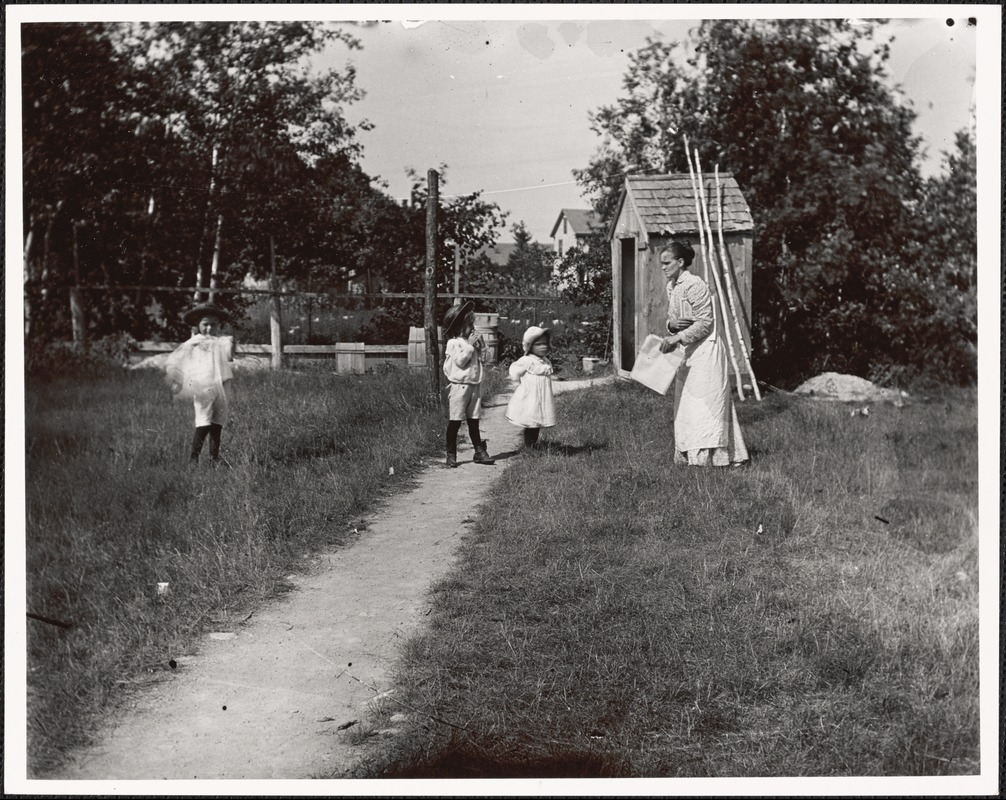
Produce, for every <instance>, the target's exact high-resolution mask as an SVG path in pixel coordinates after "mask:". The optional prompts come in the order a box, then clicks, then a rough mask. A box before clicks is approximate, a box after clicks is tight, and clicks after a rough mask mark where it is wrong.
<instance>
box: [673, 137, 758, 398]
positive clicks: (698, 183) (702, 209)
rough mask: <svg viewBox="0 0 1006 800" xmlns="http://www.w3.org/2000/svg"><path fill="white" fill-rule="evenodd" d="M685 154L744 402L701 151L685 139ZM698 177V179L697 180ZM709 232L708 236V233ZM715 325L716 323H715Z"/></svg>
mask: <svg viewBox="0 0 1006 800" xmlns="http://www.w3.org/2000/svg"><path fill="white" fill-rule="evenodd" d="M685 154H686V155H687V156H688V157H689V160H688V172H689V174H690V175H691V178H692V190H693V191H694V192H695V214H696V216H697V217H698V223H699V238H700V241H701V242H702V248H703V252H704V256H703V257H704V258H705V259H706V266H707V269H708V271H709V272H710V273H711V274H712V276H713V283H714V284H715V286H716V297H717V301H718V303H719V307H720V318H721V319H722V321H723V335H724V337H726V349H727V355H728V356H729V357H730V364H731V366H732V367H733V369H734V374H735V375H736V376H737V396H738V397H739V398H740V399H741V400H744V385H743V383H744V382H743V380H742V379H741V371H740V367H739V366H738V364H737V356H736V355H735V354H734V347H733V342H732V341H731V338H732V337H731V335H730V325H729V323H728V322H727V304H726V300H724V299H723V286H722V285H721V282H720V273H719V270H718V269H717V266H716V256H715V249H716V248H715V245H714V244H713V232H712V227H711V226H710V225H709V209H708V207H707V205H706V192H705V184H704V183H703V179H702V165H701V163H700V161H699V151H698V150H697V149H692V150H691V151H689V148H688V137H687V136H686V137H685ZM693 156H694V158H695V168H694V170H693V169H692V161H691V158H692V157H693ZM696 175H697V176H698V178H697V179H696ZM707 230H708V235H707V233H706V231H707ZM714 324H715V322H714Z"/></svg>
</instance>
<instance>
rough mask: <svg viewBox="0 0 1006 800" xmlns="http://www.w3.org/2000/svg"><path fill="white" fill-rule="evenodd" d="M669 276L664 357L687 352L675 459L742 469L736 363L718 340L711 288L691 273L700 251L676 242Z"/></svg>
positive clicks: (666, 266)
mask: <svg viewBox="0 0 1006 800" xmlns="http://www.w3.org/2000/svg"><path fill="white" fill-rule="evenodd" d="M659 257H660V268H661V269H662V270H663V272H664V277H665V278H667V331H668V333H669V335H668V336H665V337H664V339H663V341H662V342H661V345H660V350H661V352H663V353H669V352H671V351H672V350H674V349H675V348H676V347H682V348H684V353H683V355H684V363H683V364H682V365H681V366H680V367H679V368H678V372H677V375H676V376H675V379H674V449H675V454H674V461H675V463H678V464H689V465H691V466H697V467H710V466H712V467H729V466H740V465H741V464H744V463H746V462H747V460H748V451H747V447H745V445H744V436H743V434H742V433H741V427H740V423H739V422H738V420H737V411H736V409H735V408H734V404H733V399H732V398H731V396H730V365H729V364H728V360H727V353H726V350H725V349H724V346H723V343H722V342H721V341H719V339H718V337H717V336H716V325H715V322H714V317H713V302H712V296H711V295H710V293H709V287H708V286H706V283H705V281H703V280H702V279H701V278H700V277H698V276H697V275H693V274H692V273H691V272H689V271H688V268H689V267H690V266H691V264H692V261H693V260H694V258H695V251H694V250H693V249H692V247H691V245H689V244H687V243H685V242H678V241H676V242H671V243H670V244H669V245H667V246H666V247H664V248H663V249H662V250H661V251H660V256H659Z"/></svg>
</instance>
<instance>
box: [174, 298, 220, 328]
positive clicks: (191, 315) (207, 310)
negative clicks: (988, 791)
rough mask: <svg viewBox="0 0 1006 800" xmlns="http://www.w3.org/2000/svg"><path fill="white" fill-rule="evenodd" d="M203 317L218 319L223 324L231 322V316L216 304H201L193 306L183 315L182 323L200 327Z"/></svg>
mask: <svg viewBox="0 0 1006 800" xmlns="http://www.w3.org/2000/svg"><path fill="white" fill-rule="evenodd" d="M203 317H216V318H217V319H219V320H221V321H222V322H223V321H226V322H230V321H231V315H230V314H229V313H228V312H227V311H224V310H223V309H222V308H220V306H218V305H216V304H215V303H200V304H199V305H197V306H193V307H192V308H190V309H189V310H188V311H186V312H185V313H184V314H183V315H182V321H183V322H185V323H186V324H187V325H198V324H199V321H200V320H201V319H202V318H203Z"/></svg>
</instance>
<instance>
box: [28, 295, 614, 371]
mask: <svg viewBox="0 0 1006 800" xmlns="http://www.w3.org/2000/svg"><path fill="white" fill-rule="evenodd" d="M66 288H67V290H68V294H69V295H70V297H69V299H70V302H69V303H68V302H67V299H68V298H67V294H64V293H63V292H60V291H56V292H52V291H50V293H49V297H48V303H49V305H50V306H51V307H52V308H53V310H55V311H56V312H57V315H62V316H65V320H63V321H62V322H59V321H58V320H57V321H56V324H57V326H58V327H59V328H60V331H59V333H60V336H61V338H71V337H72V338H73V340H74V341H83V342H87V341H88V340H91V341H93V340H95V339H98V338H101V335H102V331H106V332H107V331H110V330H111V331H114V332H115V335H128V336H130V337H132V338H133V339H135V340H137V341H139V342H141V343H147V344H149V343H171V342H179V341H182V340H184V339H185V338H187V336H188V335H189V334H190V333H191V329H190V328H188V326H185V325H184V324H183V323H182V322H181V319H180V315H181V312H182V311H183V310H184V309H186V308H188V307H190V306H191V305H192V304H193V303H194V302H195V298H196V297H197V296H198V297H199V298H200V300H201V301H205V300H207V299H210V298H212V299H213V301H214V302H216V303H217V304H219V305H221V306H223V307H224V308H226V309H228V311H229V312H231V313H232V315H233V322H232V329H233V332H234V333H235V335H236V336H237V338H238V340H239V341H240V342H241V343H242V344H244V345H260V346H263V352H272V351H273V348H274V347H275V346H276V345H277V339H278V344H279V347H280V348H281V349H282V350H283V351H284V352H285V351H286V350H285V349H286V348H289V347H295V348H300V347H311V346H334V345H337V344H342V343H366V344H368V345H373V346H377V345H394V346H404V345H406V344H408V343H409V336H410V329H414V328H423V327H424V319H425V315H424V303H425V295H424V294H420V293H418V292H374V293H333V292H300V291H287V290H278V291H272V290H270V289H261V288H249V287H240V288H218V289H214V290H212V291H211V290H209V289H205V288H199V289H197V287H172V286H148V285H120V286H100V285H85V286H77V287H66ZM459 299H460V300H471V301H472V302H473V303H474V304H475V309H476V312H478V313H485V314H492V315H495V316H494V321H495V322H496V324H497V325H498V336H499V339H498V341H499V353H500V355H501V358H505V359H506V360H510V359H512V358H514V357H518V356H519V355H521V354H522V353H521V352H520V340H521V338H522V336H523V332H524V331H525V330H526V329H527V328H528V327H529V326H531V325H542V326H546V327H550V328H552V329H553V332H554V334H555V337H556V344H557V345H558V346H559V348H560V349H562V350H569V351H570V354H571V355H572V356H573V357H575V358H579V357H581V356H587V355H590V356H596V357H601V358H606V357H607V349H608V347H609V342H608V340H609V339H610V332H609V330H608V328H609V319H610V309H605V308H601V307H582V306H576V305H574V304H572V303H571V302H569V301H568V300H566V299H565V298H564V297H563V296H562V295H561V294H560V293H556V294H554V295H526V296H525V295H479V294H460V295H456V294H454V293H440V294H438V295H437V308H436V318H437V321H438V322H439V320H440V319H442V318H443V314H444V313H445V312H446V310H447V309H448V307H449V306H450V305H451V304H453V303H454V302H456V301H457V300H459ZM39 310H41V309H39ZM71 311H72V313H71ZM274 320H276V321H277V322H278V325H275V326H274ZM49 321H50V322H52V320H51V319H50V320H49Z"/></svg>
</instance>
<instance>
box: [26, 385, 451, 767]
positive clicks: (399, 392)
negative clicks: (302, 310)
mask: <svg viewBox="0 0 1006 800" xmlns="http://www.w3.org/2000/svg"><path fill="white" fill-rule="evenodd" d="M61 374H62V375H63V377H61V378H60V379H58V380H51V381H45V380H29V381H28V385H27V396H26V399H27V403H26V405H27V419H26V423H27V441H26V478H27V480H26V484H27V498H26V512H27V519H26V523H27V531H26V533H27V537H26V550H27V599H26V603H27V610H28V612H29V614H34V615H36V616H38V617H44V618H46V619H47V620H50V622H45V621H41V620H38V619H34V618H29V620H28V669H29V674H28V707H29V718H28V735H29V743H28V749H29V753H30V762H31V763H30V772H33V773H36V774H38V773H43V772H44V771H45V769H46V768H48V767H51V766H53V765H54V764H56V763H58V762H59V761H60V760H61V759H62V758H63V757H64V754H65V753H66V751H67V749H68V748H69V747H71V746H73V745H76V744H80V743H81V742H83V741H85V740H86V738H87V736H88V735H89V733H90V732H91V729H92V726H93V723H94V720H95V718H96V717H97V716H98V715H99V714H100V713H101V712H102V711H104V710H106V709H108V708H111V707H114V706H115V705H116V704H117V703H119V702H120V701H121V700H122V699H123V697H124V696H125V694H126V692H128V690H129V689H130V688H131V687H134V686H136V685H138V684H142V683H143V682H145V681H148V680H155V679H156V678H157V677H158V675H159V674H161V673H163V672H164V671H165V670H170V669H171V665H170V662H169V657H168V656H167V655H166V654H170V653H177V652H185V648H186V645H187V644H188V643H191V642H192V641H194V639H195V637H196V636H198V635H199V634H200V633H201V632H203V631H205V630H206V629H207V628H208V627H209V626H212V625H215V624H220V621H221V620H227V619H229V618H233V617H234V616H236V615H240V614H245V613H246V610H247V609H249V608H250V607H251V605H252V604H253V603H255V602H257V601H260V600H261V599H263V598H266V597H269V596H271V595H273V594H275V593H277V592H282V591H284V588H285V586H286V584H285V580H284V578H285V576H286V575H289V574H290V573H291V571H294V570H297V569H298V568H299V566H300V565H301V564H303V563H305V562H304V556H305V555H309V554H310V553H312V552H313V551H315V550H317V549H318V548H321V547H326V546H337V545H341V544H344V543H346V542H348V541H351V540H352V538H353V535H354V533H353V528H354V525H353V523H354V521H355V520H356V519H357V515H359V514H360V513H362V512H363V511H365V510H367V509H369V508H371V507H373V506H374V505H375V503H377V502H378V501H379V499H380V498H381V496H382V495H384V494H386V493H388V492H391V491H397V490H399V489H400V488H401V487H402V486H404V485H407V481H408V476H409V475H410V474H411V473H412V472H414V471H415V470H416V469H417V468H418V467H419V466H420V465H421V461H422V457H423V456H427V455H431V454H434V453H436V454H439V453H440V452H441V451H442V447H443V431H442V428H443V412H442V411H440V409H439V408H437V407H436V404H435V403H434V402H432V400H431V399H430V398H429V397H428V393H427V385H428V384H427V377H426V375H425V372H423V373H421V374H417V373H411V372H406V371H400V372H393V371H392V372H386V373H383V374H378V375H366V376H358V377H339V376H336V375H333V374H323V373H302V374H298V373H296V372H284V373H279V374H273V373H259V374H246V373H241V374H239V375H238V377H237V378H236V379H235V381H234V401H233V412H234V413H233V417H234V419H233V422H232V424H229V425H228V426H227V427H226V428H225V429H224V435H223V447H222V453H223V455H224V456H225V457H226V459H227V460H228V461H229V462H230V464H231V467H230V468H229V469H223V468H221V469H212V468H210V465H209V464H208V463H203V464H201V465H200V466H199V467H198V468H197V469H195V470H192V469H190V468H189V466H188V463H187V460H188V451H189V442H190V439H191V436H192V409H191V406H190V405H186V404H184V403H175V404H173V403H172V402H171V401H170V400H169V398H168V394H167V390H166V388H165V387H164V385H163V384H162V383H161V378H160V376H159V374H157V373H124V372H123V371H122V370H121V369H120V370H116V371H108V370H101V369H96V368H94V367H93V366H92V367H90V368H89V369H86V370H82V371H77V372H76V373H72V372H71V373H70V374H64V373H61ZM203 458H204V462H205V461H206V460H207V457H206V453H205V450H204V455H203ZM390 468H394V475H393V476H392V475H389V469H390ZM158 582H167V583H168V584H169V588H170V594H169V595H168V596H167V597H160V598H159V597H158V595H157V594H156V584H157V583H158ZM53 622H60V623H64V624H66V625H69V626H70V627H60V626H59V625H56V624H53Z"/></svg>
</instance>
